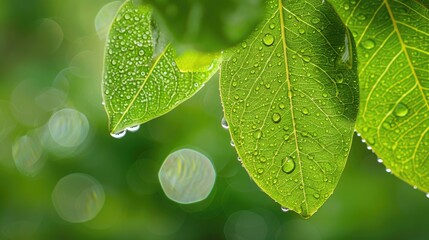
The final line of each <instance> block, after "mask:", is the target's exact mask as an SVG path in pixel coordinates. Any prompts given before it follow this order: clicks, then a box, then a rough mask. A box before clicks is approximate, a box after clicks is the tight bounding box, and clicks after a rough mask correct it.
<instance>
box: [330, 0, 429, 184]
mask: <svg viewBox="0 0 429 240" xmlns="http://www.w3.org/2000/svg"><path fill="white" fill-rule="evenodd" d="M332 2H333V3H334V4H335V5H336V6H337V9H338V11H339V12H340V14H341V16H342V17H343V19H344V21H345V22H346V23H347V24H348V26H349V27H350V28H351V30H352V31H353V34H354V35H355V38H356V39H357V40H356V41H357V46H358V55H359V63H360V65H359V77H360V80H361V85H360V93H361V107H360V113H359V117H358V121H357V126H356V129H357V130H358V131H359V133H360V134H361V136H362V138H364V139H365V140H366V142H367V144H369V145H370V146H371V147H372V149H373V151H374V152H375V153H376V154H377V156H378V157H379V158H381V159H383V163H384V164H385V166H386V167H387V168H388V169H390V170H391V171H392V173H393V174H395V175H396V176H398V177H399V178H401V179H403V180H404V181H406V182H407V183H409V184H411V185H412V186H416V187H418V188H419V189H420V190H422V191H425V192H429V118H428V116H429V10H428V8H426V7H425V6H423V5H421V4H420V3H419V2H417V1H408V0H407V1H405V0H404V1H398V0H395V1H393V0H377V1H374V0H372V1H358V2H357V3H356V1H344V0H334V1H332ZM421 2H422V3H423V2H426V4H427V1H421ZM353 3H355V4H353Z"/></svg>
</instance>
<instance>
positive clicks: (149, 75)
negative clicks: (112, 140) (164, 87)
mask: <svg viewBox="0 0 429 240" xmlns="http://www.w3.org/2000/svg"><path fill="white" fill-rule="evenodd" d="M169 46H170V44H167V45H166V46H165V48H164V50H163V51H162V52H161V54H159V56H158V57H157V58H156V59H155V61H154V63H153V64H152V66H151V68H150V69H149V72H148V74H147V75H146V77H145V78H144V80H143V82H142V84H141V86H140V88H139V90H137V92H136V94H134V97H133V99H131V102H130V103H129V104H128V106H127V108H126V109H125V111H124V112H123V113H122V115H121V117H120V118H119V120H118V122H117V123H116V125H115V127H114V128H112V133H115V131H116V129H117V128H118V126H119V124H121V122H122V120H123V119H124V118H125V116H126V115H127V114H128V112H129V110H130V109H131V107H132V106H133V105H134V102H135V101H136V99H137V97H138V96H139V95H140V93H141V91H142V90H143V88H144V86H145V85H146V82H147V80H148V79H149V78H150V77H151V76H152V73H153V71H154V70H155V68H156V66H157V65H158V62H159V61H160V60H161V58H162V57H163V56H164V55H165V53H166V52H167V49H168V47H169ZM136 80H140V79H136Z"/></svg>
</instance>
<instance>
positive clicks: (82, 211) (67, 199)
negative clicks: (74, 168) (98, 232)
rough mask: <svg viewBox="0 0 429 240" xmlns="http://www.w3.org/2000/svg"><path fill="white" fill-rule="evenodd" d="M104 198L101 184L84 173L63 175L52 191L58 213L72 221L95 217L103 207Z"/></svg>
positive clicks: (84, 220) (87, 219)
mask: <svg viewBox="0 0 429 240" xmlns="http://www.w3.org/2000/svg"><path fill="white" fill-rule="evenodd" d="M104 200H105V194H104V190H103V187H102V186H101V184H100V183H99V182H98V181H97V180H96V179H95V178H93V177H91V176H89V175H87V174H83V173H72V174H69V175H67V176H65V177H63V178H62V179H60V180H59V181H58V183H57V184H56V186H55V188H54V191H53V192H52V201H53V204H54V206H55V209H56V211H57V213H58V215H60V217H61V218H62V219H64V220H66V221H68V222H72V223H80V222H86V221H89V220H91V219H93V218H94V217H95V216H97V214H98V213H99V212H100V210H101V209H102V207H103V205H104Z"/></svg>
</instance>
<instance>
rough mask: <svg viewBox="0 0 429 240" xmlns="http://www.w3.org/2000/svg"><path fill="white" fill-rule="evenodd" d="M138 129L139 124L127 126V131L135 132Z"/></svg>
mask: <svg viewBox="0 0 429 240" xmlns="http://www.w3.org/2000/svg"><path fill="white" fill-rule="evenodd" d="M139 129H140V125H135V126H132V127H129V128H127V131H130V132H137V131H138V130H139Z"/></svg>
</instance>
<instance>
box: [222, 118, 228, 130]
mask: <svg viewBox="0 0 429 240" xmlns="http://www.w3.org/2000/svg"><path fill="white" fill-rule="evenodd" d="M221 125H222V127H223V129H228V128H229V126H228V123H227V122H226V119H225V118H224V117H223V118H222V121H221Z"/></svg>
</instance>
